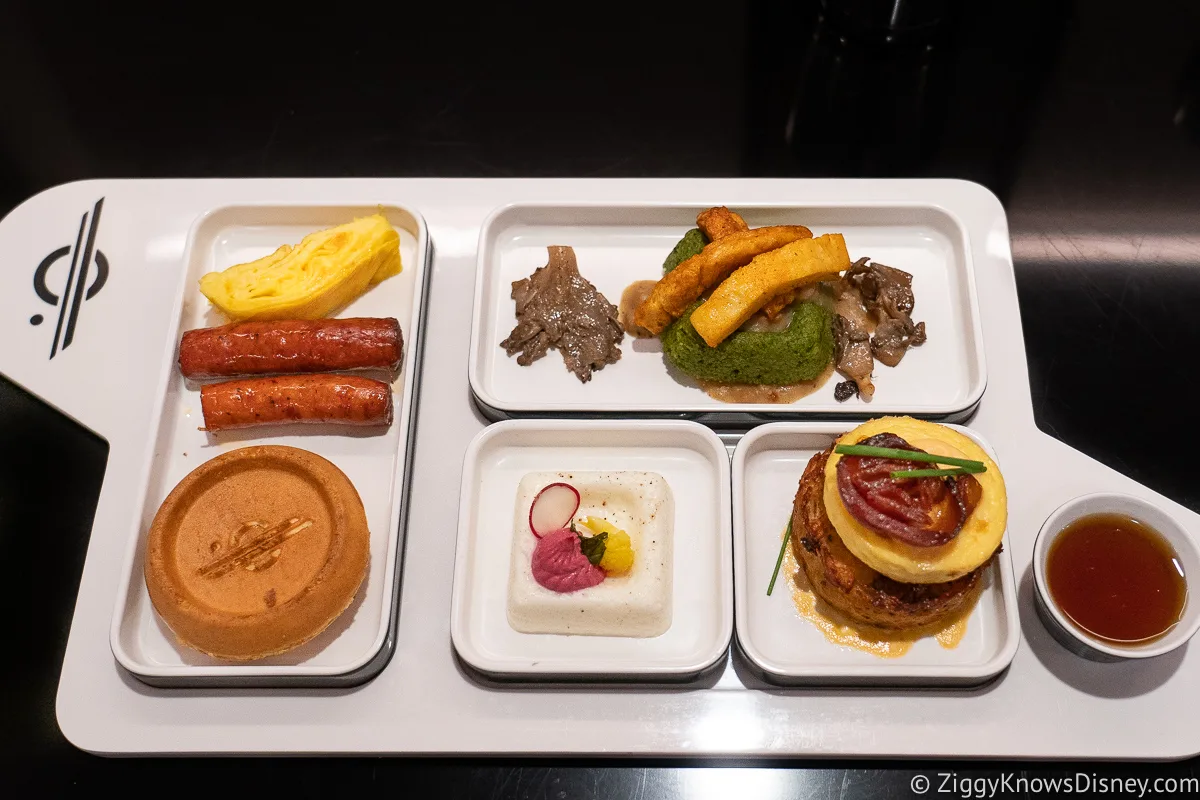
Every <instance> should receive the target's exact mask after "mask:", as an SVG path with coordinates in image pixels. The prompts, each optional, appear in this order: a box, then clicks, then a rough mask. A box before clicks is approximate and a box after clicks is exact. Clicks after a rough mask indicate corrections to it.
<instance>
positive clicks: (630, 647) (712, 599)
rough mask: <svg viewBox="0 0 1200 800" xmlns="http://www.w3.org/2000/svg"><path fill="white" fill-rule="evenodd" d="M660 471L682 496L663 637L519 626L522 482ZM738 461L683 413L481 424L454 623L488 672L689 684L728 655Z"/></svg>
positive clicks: (471, 656) (470, 455)
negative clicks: (513, 573)
mask: <svg viewBox="0 0 1200 800" xmlns="http://www.w3.org/2000/svg"><path fill="white" fill-rule="evenodd" d="M571 470H587V471H616V470H637V471H644V472H656V473H658V474H659V475H661V476H662V477H663V478H664V479H665V480H666V482H667V484H668V485H669V486H670V488H671V493H672V495H673V496H674V499H675V504H674V505H675V519H674V527H673V538H674V548H673V549H674V563H673V573H674V575H673V581H672V584H673V588H672V591H673V595H672V606H673V614H672V619H671V627H670V628H669V629H668V630H667V632H666V633H664V634H662V635H661V636H656V637H652V638H632V637H620V636H562V635H552V634H525V633H518V632H517V631H515V630H513V628H512V627H511V626H510V625H509V623H508V616H507V592H508V578H509V563H510V553H511V550H512V538H513V535H514V532H513V519H514V515H515V513H516V502H517V486H518V484H519V483H520V481H521V478H522V477H523V476H524V475H525V474H526V473H530V472H542V471H554V472H558V471H571ZM729 474H730V473H729V457H728V454H727V451H726V449H725V446H724V444H722V442H721V440H720V439H719V438H718V437H717V435H716V434H714V433H713V432H712V431H711V430H709V429H708V428H705V427H704V426H702V425H698V424H696V423H693V422H685V421H661V422H656V421H623V420H612V421H591V420H588V421H584V420H579V421H574V420H513V421H509V422H501V423H498V424H495V425H492V426H490V427H488V428H486V429H484V430H483V431H482V432H481V433H480V434H479V435H478V436H476V437H475V439H474V440H473V441H472V442H471V445H470V446H469V447H468V448H467V454H466V460H465V461H464V464H463V476H462V490H461V501H460V505H459V516H458V544H457V549H456V551H455V560H454V594H453V600H452V607H451V612H450V630H451V637H452V639H453V642H454V648H455V650H457V651H458V654H459V656H461V657H462V659H463V660H464V661H465V662H466V663H467V664H469V665H470V666H472V667H474V668H475V669H477V670H479V671H480V672H482V673H484V674H485V675H488V676H491V677H499V678H525V679H538V680H550V679H587V680H593V681H603V680H606V679H613V680H629V679H634V678H638V679H645V680H686V679H689V678H693V677H695V676H696V675H698V674H700V673H701V672H703V671H704V670H705V669H706V668H708V667H710V666H712V665H713V664H715V663H716V662H717V661H719V660H720V659H721V658H723V657H724V655H725V652H726V650H727V649H728V647H729V640H730V637H731V634H732V631H733V547H732V533H731V525H732V521H731V517H730V484H729Z"/></svg>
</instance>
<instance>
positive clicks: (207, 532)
mask: <svg viewBox="0 0 1200 800" xmlns="http://www.w3.org/2000/svg"><path fill="white" fill-rule="evenodd" d="M369 557H370V533H369V531H368V529H367V517H366V513H365V512H364V510H363V505H362V501H361V500H360V499H359V496H358V492H357V491H356V490H355V488H354V485H353V484H352V483H350V480H349V478H347V477H346V476H345V474H344V473H343V472H342V471H341V470H340V469H338V468H337V467H336V466H334V465H333V464H332V463H330V462H329V461H327V460H325V459H324V458H321V457H320V456H318V455H315V454H313V453H310V452H308V451H307V450H300V449H298V448H295V447H281V446H274V445H271V446H258V447H244V448H241V449H239V450H233V451H230V452H228V453H225V454H223V455H220V456H217V457H216V458H214V459H212V460H211V461H208V462H206V463H204V464H202V465H200V466H199V467H197V468H196V469H195V470H193V471H192V472H191V473H190V474H189V475H188V476H187V477H185V478H184V479H183V480H182V481H180V482H179V485H178V486H176V487H175V488H174V489H173V490H172V491H171V493H170V495H168V496H167V499H166V500H165V501H163V504H162V506H161V507H160V508H159V509H158V513H157V514H156V515H155V517H154V522H153V523H152V524H151V526H150V533H149V535H148V541H147V543H146V566H145V574H146V588H147V589H148V590H149V592H150V600H151V602H153V603H154V609H155V611H157V612H158V614H159V616H160V617H161V618H162V620H163V621H164V622H165V623H166V624H167V626H168V627H170V629H171V631H172V632H173V633H174V634H175V636H176V638H177V639H178V640H179V641H180V642H181V643H182V644H184V645H187V646H188V647H191V648H194V649H196V650H199V651H201V652H204V653H207V654H208V655H211V656H215V657H217V658H223V659H228V660H232V661H250V660H254V659H259V658H264V657H266V656H271V655H276V654H279V653H283V652H285V651H287V650H291V649H292V648H294V647H296V646H298V645H300V644H303V643H304V642H307V641H308V640H309V639H312V638H313V637H314V636H316V635H317V634H319V633H321V632H322V631H323V630H325V629H326V628H327V627H329V625H330V623H332V622H333V621H334V620H335V619H337V617H338V616H339V615H340V614H341V613H342V612H343V611H345V610H346V608H347V607H348V606H349V605H350V603H351V601H352V600H353V599H354V595H355V594H356V593H357V592H358V590H359V587H360V586H361V584H362V582H363V578H364V576H365V575H366V569H367V562H368V560H369Z"/></svg>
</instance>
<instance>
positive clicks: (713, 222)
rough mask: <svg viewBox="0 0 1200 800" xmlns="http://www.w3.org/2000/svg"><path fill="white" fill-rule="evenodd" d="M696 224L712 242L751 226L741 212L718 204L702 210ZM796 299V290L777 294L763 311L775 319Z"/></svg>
mask: <svg viewBox="0 0 1200 800" xmlns="http://www.w3.org/2000/svg"><path fill="white" fill-rule="evenodd" d="M696 225H697V227H699V228H700V230H701V231H703V232H704V235H705V236H707V237H708V240H709V241H710V242H715V241H716V240H717V239H720V238H722V237H725V236H728V235H729V234H731V233H737V232H738V231H748V230H750V226H749V225H747V224H746V220H744V219H742V217H741V215H740V214H738V213H737V212H736V211H730V210H729V209H728V208H726V207H725V206H717V207H716V208H710V209H708V210H707V211H701V212H700V214H699V216H697V217H696ZM795 300H796V292H795V291H790V292H784V293H783V294H780V295H776V296H775V297H772V298H771V299H770V300H769V301H767V304H766V305H765V306H763V307H762V313H763V314H764V315H765V316H766V318H767V319H769V320H771V321H774V320H775V319H776V318H777V317H778V316H779V315H780V314H782V313H783V312H784V310H785V309H787V307H788V306H790V305H791V304H792V303H793V302H795Z"/></svg>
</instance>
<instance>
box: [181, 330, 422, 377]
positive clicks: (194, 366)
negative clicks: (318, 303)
mask: <svg viewBox="0 0 1200 800" xmlns="http://www.w3.org/2000/svg"><path fill="white" fill-rule="evenodd" d="M403 344H404V341H403V337H402V336H401V334H400V323H399V322H397V321H396V319H395V318H394V317H386V318H384V319H374V318H370V317H359V318H353V319H317V320H302V319H300V320H277V321H271V322H235V323H234V324H232V325H222V326H221V327H219V328H200V329H198V330H194V331H188V332H187V333H185V334H184V335H183V339H182V341H180V343H179V371H180V372H182V373H183V376H184V377H185V378H231V377H234V376H236V375H269V374H281V373H295V372H342V371H345V370H354V369H387V370H392V371H395V370H397V369H399V367H400V357H401V351H402V349H403Z"/></svg>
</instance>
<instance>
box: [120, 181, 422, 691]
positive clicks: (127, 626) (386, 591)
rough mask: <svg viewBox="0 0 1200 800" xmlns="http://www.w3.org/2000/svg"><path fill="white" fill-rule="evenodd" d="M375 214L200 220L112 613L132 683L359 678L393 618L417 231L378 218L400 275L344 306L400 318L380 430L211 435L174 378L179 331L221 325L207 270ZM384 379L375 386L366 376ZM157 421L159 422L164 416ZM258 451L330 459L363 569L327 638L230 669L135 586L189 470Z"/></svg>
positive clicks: (279, 213) (253, 211)
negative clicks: (366, 545) (273, 447)
mask: <svg viewBox="0 0 1200 800" xmlns="http://www.w3.org/2000/svg"><path fill="white" fill-rule="evenodd" d="M377 210H378V209H376V208H372V207H325V206H294V205H287V206H238V207H229V208H220V209H215V210H213V211H212V212H211V213H208V214H206V215H205V216H204V217H203V218H202V219H200V220H197V223H196V225H195V226H194V227H193V229H192V232H191V235H190V237H189V239H190V242H189V247H188V249H187V252H186V253H185V255H184V260H183V267H184V272H185V274H184V275H183V276H182V280H181V281H180V282H179V289H180V291H179V292H178V293H177V296H176V297H175V299H174V307H175V308H176V309H177V311H176V320H175V324H173V325H172V326H171V327H170V328H169V329H168V330H166V331H164V339H163V341H165V343H166V346H165V347H164V350H163V357H162V362H161V366H160V367H159V370H158V373H157V376H156V381H157V384H158V385H159V386H161V387H162V389H161V391H160V392H159V394H158V396H159V397H161V398H162V401H161V403H160V405H159V406H158V408H156V409H153V410H152V411H151V413H152V414H153V416H152V418H151V419H152V422H151V425H150V427H151V428H152V429H153V428H155V427H157V429H158V436H157V438H156V439H155V441H154V455H153V458H152V459H151V462H150V474H149V475H147V482H146V484H145V486H144V487H143V494H142V499H141V501H140V503H139V505H140V508H141V514H140V515H137V516H136V517H134V518H133V519H132V520H131V523H132V524H131V526H130V529H129V539H128V543H127V545H126V546H125V563H124V566H123V567H122V572H123V577H122V582H121V589H120V591H119V592H118V594H117V599H116V603H115V605H114V609H113V621H112V631H111V634H110V643H111V646H112V651H113V655H114V656H116V658H117V660H118V661H119V662H120V663H121V665H122V666H123V667H125V668H126V669H128V670H130V671H131V672H133V673H134V674H136V675H141V676H145V677H149V678H154V679H158V680H159V681H163V682H169V681H172V680H185V681H188V682H189V683H195V681H196V680H197V679H203V678H213V677H222V678H231V677H234V676H238V677H254V678H258V679H267V678H269V677H271V676H309V677H317V676H330V675H345V674H347V673H350V672H353V671H354V670H357V669H361V668H362V667H363V666H365V665H366V664H367V663H368V662H369V661H371V659H372V658H374V657H375V655H376V654H377V653H378V652H379V650H380V648H382V647H383V646H384V642H385V640H386V638H387V634H388V626H389V623H390V620H391V616H392V611H393V609H392V598H393V584H394V581H395V579H396V558H397V555H398V553H399V551H400V547H401V544H402V542H401V535H402V531H401V530H400V506H401V503H402V502H403V495H404V490H405V481H406V479H407V476H406V474H405V470H404V457H405V453H406V448H407V446H408V438H409V437H408V424H409V417H410V415H411V408H410V406H411V403H410V398H411V397H412V392H413V386H414V378H415V375H416V374H417V370H416V365H415V364H413V363H412V353H413V351H412V346H411V345H412V342H413V341H415V337H414V336H413V330H414V329H413V325H414V322H419V320H420V319H421V309H420V308H419V301H420V298H421V295H422V285H423V282H424V279H425V270H426V255H427V253H426V248H427V247H428V242H427V237H426V231H425V225H424V222H422V221H421V219H420V216H419V215H416V214H413V213H411V212H410V211H408V210H406V209H403V208H387V209H384V213H385V214H386V216H387V217H388V220H389V221H390V222H391V223H392V225H393V226H394V227H395V228H396V230H397V231H398V232H399V234H400V261H401V264H402V267H403V269H402V270H401V272H400V274H399V275H396V276H394V277H392V278H389V279H387V280H386V281H383V282H381V283H379V284H378V285H376V286H374V287H372V288H371V289H369V290H368V291H367V292H366V293H365V294H363V295H362V296H361V297H359V298H358V299H356V300H354V301H353V302H352V303H351V304H350V305H348V306H347V307H346V308H345V309H344V310H343V311H341V312H340V313H339V315H338V316H342V317H396V318H397V320H398V321H399V322H400V330H401V334H402V336H403V337H404V341H405V349H404V359H403V362H402V364H401V370H400V372H399V374H397V375H396V376H395V381H394V382H393V383H392V393H393V405H394V408H395V412H394V415H395V416H394V419H393V421H392V424H391V425H389V426H388V427H387V428H372V429H360V430H349V429H346V428H340V429H339V428H338V426H334V425H322V426H303V427H297V426H287V425H278V426H270V427H263V428H251V429H246V430H238V431H224V432H220V433H213V434H208V433H205V432H203V431H202V430H200V428H201V427H203V425H204V418H203V414H202V412H201V409H200V386H201V384H199V383H196V382H192V381H187V380H185V379H184V378H183V376H182V375H180V374H179V369H178V366H177V362H176V357H177V350H178V342H179V338H180V336H181V335H182V334H183V332H184V331H188V330H192V329H195V328H207V327H212V326H214V325H223V324H225V322H226V320H225V319H224V317H223V316H222V315H221V314H220V313H219V312H217V311H216V310H215V309H214V308H213V307H212V305H211V304H210V303H209V302H208V301H207V300H206V299H205V298H204V296H203V295H201V294H200V292H199V290H198V289H197V288H196V286H197V282H198V281H199V279H200V276H201V275H203V274H204V273H206V272H212V271H217V270H222V269H225V268H227V267H229V266H232V265H234V264H241V263H245V262H247V261H253V260H255V259H258V258H261V257H263V256H264V255H268V254H270V253H272V252H274V251H275V249H276V248H278V247H279V246H280V245H282V244H293V245H294V244H296V243H298V242H299V241H300V240H301V239H302V238H303V237H304V236H305V235H307V234H309V233H311V232H313V231H315V230H320V229H322V228H329V227H333V226H334V225H341V224H343V223H346V222H349V221H351V220H352V219H355V218H356V217H361V216H366V215H368V214H372V213H375V212H376V211H377ZM372 377H380V376H372ZM160 415H161V416H160ZM256 444H277V445H287V446H291V447H299V448H303V449H305V450H309V451H311V452H314V453H316V454H317V455H320V456H322V457H324V458H327V459H329V460H330V461H331V462H333V464H335V465H336V466H337V467H338V468H339V469H340V470H342V472H344V473H345V474H346V477H348V478H349V479H350V482H351V483H353V484H354V487H355V488H356V489H357V490H358V494H359V497H360V498H361V499H362V502H363V508H364V510H365V511H366V515H367V524H368V526H369V528H370V531H371V560H370V564H369V566H368V569H367V576H366V578H365V579H364V581H363V585H362V586H361V587H360V588H359V591H358V594H357V595H356V597H355V599H354V601H353V602H352V603H351V605H350V608H348V609H347V610H346V611H345V612H343V614H342V615H341V616H340V617H338V618H337V619H336V620H334V622H333V624H332V625H330V626H329V628H327V629H326V630H325V631H324V632H322V633H321V634H319V635H318V636H317V637H316V638H314V639H313V640H312V641H310V642H306V643H305V644H304V645H302V646H301V647H298V648H296V649H295V650H291V651H289V652H287V653H283V654H282V655H279V656H273V657H271V658H267V659H262V660H260V661H256V662H252V663H244V664H237V663H232V662H227V661H222V660H220V659H215V658H212V657H210V656H207V655H205V654H203V653H200V652H198V651H196V650H192V649H191V648H189V647H186V646H184V645H181V644H179V643H178V642H177V641H176V639H175V636H174V635H173V634H172V633H171V631H170V629H169V628H167V627H166V626H165V625H164V624H163V622H162V621H161V619H159V617H158V615H157V614H156V613H155V611H154V608H153V605H152V604H151V602H150V596H149V594H148V593H147V591H146V581H145V579H144V577H143V571H142V570H143V554H144V551H145V537H146V533H147V532H148V530H149V528H150V523H151V522H152V521H153V519H154V515H155V513H156V512H157V511H158V507H159V506H160V505H161V504H162V501H163V500H164V499H166V497H167V495H168V494H169V493H170V492H171V490H172V489H174V488H175V485H176V484H178V483H179V481H181V480H183V478H184V476H186V475H187V474H188V473H189V472H191V471H192V470H193V469H195V468H196V467H198V466H200V465H201V464H202V463H204V462H205V461H208V460H209V459H212V458H215V457H216V456H218V455H220V454H221V453H226V452H228V451H230V450H233V449H236V448H239V447H247V446H249V445H256Z"/></svg>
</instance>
